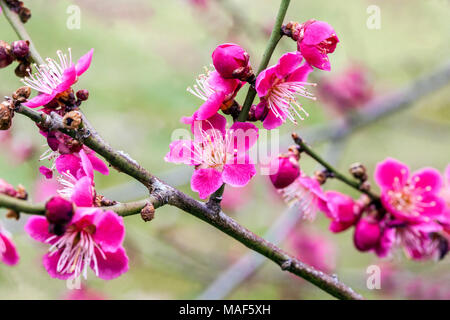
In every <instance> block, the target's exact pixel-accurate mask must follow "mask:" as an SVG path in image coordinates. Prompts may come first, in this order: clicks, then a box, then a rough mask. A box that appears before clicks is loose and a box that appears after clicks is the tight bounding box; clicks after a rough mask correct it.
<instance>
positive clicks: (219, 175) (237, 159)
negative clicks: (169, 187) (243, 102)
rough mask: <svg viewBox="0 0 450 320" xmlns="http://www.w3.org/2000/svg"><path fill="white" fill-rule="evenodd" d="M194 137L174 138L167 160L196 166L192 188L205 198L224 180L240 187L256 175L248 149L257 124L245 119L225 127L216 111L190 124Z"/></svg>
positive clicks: (224, 120)
mask: <svg viewBox="0 0 450 320" xmlns="http://www.w3.org/2000/svg"><path fill="white" fill-rule="evenodd" d="M192 130H193V132H194V140H177V141H174V142H172V143H171V144H170V151H169V152H168V153H167V155H166V156H165V160H166V161H167V162H174V163H184V164H187V165H191V166H195V171H194V174H193V175H192V179H191V188H192V190H194V191H196V192H198V193H199V196H200V198H201V199H206V198H207V197H208V196H210V195H211V194H212V193H214V192H215V191H216V190H217V189H219V187H220V186H221V185H222V184H223V183H227V184H229V185H231V186H233V187H243V186H245V185H246V184H247V183H248V182H249V181H250V179H251V178H252V177H253V176H254V175H255V173H256V170H255V165H254V164H253V163H252V161H251V159H250V157H249V155H248V150H249V149H250V148H251V147H252V146H253V145H254V144H255V142H256V140H257V139H258V128H256V127H255V126H254V125H253V124H251V123H247V122H235V123H234V124H233V125H232V126H231V128H229V129H228V130H226V119H225V117H223V116H221V115H219V114H215V115H214V116H213V117H211V118H209V119H208V120H205V121H195V122H194V123H193V124H192Z"/></svg>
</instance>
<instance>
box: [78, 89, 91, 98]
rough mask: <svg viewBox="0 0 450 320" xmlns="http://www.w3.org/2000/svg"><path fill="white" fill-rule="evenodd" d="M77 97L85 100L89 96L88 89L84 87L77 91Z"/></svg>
mask: <svg viewBox="0 0 450 320" xmlns="http://www.w3.org/2000/svg"><path fill="white" fill-rule="evenodd" d="M76 94H77V99H78V100H81V101H86V100H87V99H88V98H89V91H88V90H86V89H82V90H78V91H77V93H76Z"/></svg>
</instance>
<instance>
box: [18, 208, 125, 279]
mask: <svg viewBox="0 0 450 320" xmlns="http://www.w3.org/2000/svg"><path fill="white" fill-rule="evenodd" d="M48 230H49V223H48V221H47V219H46V218H44V217H37V216H33V217H31V218H30V219H29V220H28V221H27V224H26V225H25V231H26V232H27V233H28V234H29V235H30V236H31V237H32V238H33V239H34V240H37V241H39V242H43V243H48V244H50V245H51V247H50V249H49V252H48V253H47V254H45V255H44V257H43V264H44V267H45V269H46V270H47V272H48V273H49V275H50V276H51V277H54V278H58V279H69V278H70V279H74V278H77V277H80V276H83V277H84V278H85V279H86V278H87V271H88V267H90V268H91V269H92V270H93V271H94V273H95V274H96V276H97V277H99V278H101V279H104V280H110V279H114V278H116V277H118V276H120V275H121V274H123V273H124V272H126V271H128V257H127V255H126V253H125V250H124V248H123V246H122V242H123V239H124V237H125V228H124V225H123V219H122V217H120V216H118V215H117V214H116V213H115V212H113V211H105V212H103V211H102V210H101V209H96V208H79V209H77V210H76V211H75V214H74V216H73V218H72V221H71V222H70V223H69V225H68V226H67V228H66V230H65V232H64V233H63V234H62V235H61V236H58V235H55V234H52V233H50V232H49V231H48Z"/></svg>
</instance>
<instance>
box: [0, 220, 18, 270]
mask: <svg viewBox="0 0 450 320" xmlns="http://www.w3.org/2000/svg"><path fill="white" fill-rule="evenodd" d="M0 261H1V262H3V263H4V264H6V265H8V266H14V265H16V264H17V263H18V262H19V254H18V253H17V250H16V246H15V245H14V243H13V242H12V240H11V235H10V234H9V232H8V231H6V229H5V228H3V226H2V225H1V224H0Z"/></svg>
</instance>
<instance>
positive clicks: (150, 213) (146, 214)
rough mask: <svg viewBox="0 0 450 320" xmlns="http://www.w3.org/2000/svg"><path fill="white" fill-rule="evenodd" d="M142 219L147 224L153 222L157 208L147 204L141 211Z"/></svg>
mask: <svg viewBox="0 0 450 320" xmlns="http://www.w3.org/2000/svg"><path fill="white" fill-rule="evenodd" d="M141 218H142V220H144V221H145V222H148V221H152V220H153V218H155V207H154V206H153V205H152V204H151V203H147V204H146V205H145V207H144V208H142V210H141Z"/></svg>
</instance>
